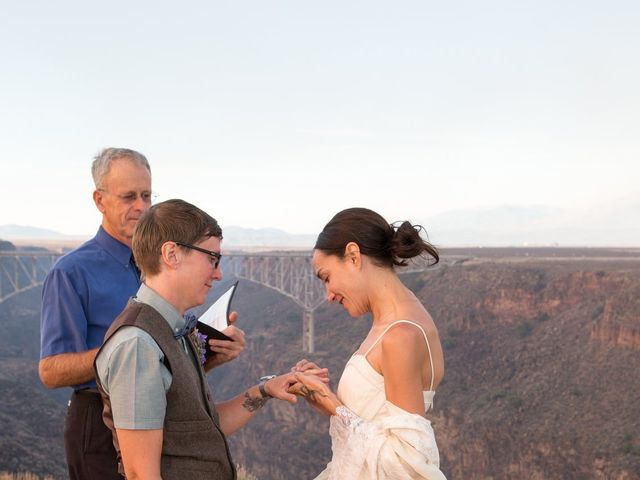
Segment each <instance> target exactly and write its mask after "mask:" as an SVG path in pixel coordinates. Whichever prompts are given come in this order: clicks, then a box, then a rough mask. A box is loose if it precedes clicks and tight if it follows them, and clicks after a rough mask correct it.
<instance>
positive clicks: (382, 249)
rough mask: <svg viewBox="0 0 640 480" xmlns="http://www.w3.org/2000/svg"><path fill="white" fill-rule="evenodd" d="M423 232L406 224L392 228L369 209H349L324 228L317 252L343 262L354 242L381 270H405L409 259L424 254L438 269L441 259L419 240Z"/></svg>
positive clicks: (395, 225)
mask: <svg viewBox="0 0 640 480" xmlns="http://www.w3.org/2000/svg"><path fill="white" fill-rule="evenodd" d="M398 224H399V225H398ZM422 231H424V228H423V227H422V226H421V225H412V224H411V223H410V222H407V221H405V222H396V223H395V224H389V223H387V221H386V220H385V219H384V218H382V216H381V215H379V214H377V213H376V212H374V211H373V210H369V209H368V208H348V209H346V210H342V211H341V212H339V213H337V214H336V215H335V216H334V217H333V218H332V219H331V220H330V221H329V223H327V224H326V225H325V227H324V229H323V230H322V232H321V233H320V235H318V240H316V245H315V247H314V249H315V250H320V251H321V252H323V253H325V254H327V255H337V256H338V257H339V258H343V257H344V250H345V247H346V246H347V244H348V243H349V242H354V243H356V244H357V245H358V247H359V248H360V253H362V254H363V255H366V256H367V257H370V258H371V259H372V260H373V262H374V263H375V264H376V265H378V266H379V267H387V268H393V266H394V265H397V266H402V267H404V266H406V265H407V259H409V258H414V257H417V256H419V255H425V254H426V255H428V256H430V257H431V258H432V260H433V261H432V263H431V264H432V265H435V264H436V263H438V261H439V259H440V256H439V255H438V251H437V250H436V248H435V247H434V246H433V245H431V244H430V243H429V242H427V241H425V240H424V239H423V238H422V237H421V236H420V232H422ZM425 233H426V232H425Z"/></svg>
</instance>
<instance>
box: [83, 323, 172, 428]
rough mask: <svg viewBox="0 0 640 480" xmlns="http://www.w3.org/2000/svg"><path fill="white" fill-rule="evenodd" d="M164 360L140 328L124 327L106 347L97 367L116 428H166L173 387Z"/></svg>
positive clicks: (147, 335) (162, 355) (154, 343)
mask: <svg viewBox="0 0 640 480" xmlns="http://www.w3.org/2000/svg"><path fill="white" fill-rule="evenodd" d="M112 342H113V345H109V344H110V343H112ZM109 347H110V348H109ZM163 359H164V354H163V353H162V350H160V347H158V345H157V344H156V342H155V341H154V340H153V339H152V338H151V336H149V334H148V333H146V332H145V331H143V330H141V329H139V328H136V327H123V328H122V329H120V330H119V331H118V332H116V334H114V336H113V337H112V338H111V339H110V341H109V342H108V343H107V345H105V348H104V349H103V351H102V352H101V353H100V355H99V357H98V360H97V362H96V367H97V370H98V376H99V377H100V381H101V383H102V386H103V388H104V389H105V391H106V392H107V394H108V395H109V398H110V400H111V409H112V412H113V423H114V426H115V427H116V428H124V429H131V430H155V429H161V428H163V426H164V416H165V412H166V408H167V398H166V393H167V391H168V390H169V387H170V386H171V372H169V370H168V369H167V367H166V366H165V364H164V362H163Z"/></svg>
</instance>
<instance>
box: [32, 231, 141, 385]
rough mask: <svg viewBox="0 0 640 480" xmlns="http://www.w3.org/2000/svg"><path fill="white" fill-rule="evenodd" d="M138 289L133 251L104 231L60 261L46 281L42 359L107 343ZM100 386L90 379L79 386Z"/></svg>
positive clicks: (41, 326)
mask: <svg viewBox="0 0 640 480" xmlns="http://www.w3.org/2000/svg"><path fill="white" fill-rule="evenodd" d="M139 286H140V278H139V276H138V273H137V271H136V269H135V266H134V264H133V263H132V256H131V249H130V248H129V247H128V246H126V245H125V244H123V243H121V242H119V241H118V240H116V239H115V238H113V237H111V236H110V235H109V234H108V233H107V232H105V231H104V229H103V228H102V227H100V229H99V230H98V233H97V234H96V236H95V237H94V238H92V239H91V240H89V241H88V242H86V243H84V244H83V245H81V246H80V247H78V248H77V249H75V250H73V251H72V252H69V253H68V254H67V255H65V256H63V257H61V258H60V259H59V260H58V261H57V262H56V264H55V265H54V266H53V268H52V269H51V271H50V272H49V274H48V275H47V277H46V279H45V281H44V287H43V291H42V315H41V318H40V358H44V357H48V356H50V355H56V354H59V353H75V352H84V351H87V350H91V349H92V348H96V347H99V346H100V345H102V340H103V339H104V335H105V333H106V332H107V329H108V328H109V326H110V325H111V323H112V322H113V320H114V319H115V318H116V317H117V316H118V315H119V314H120V312H121V311H122V310H123V309H124V307H125V306H126V304H127V301H128V300H129V298H130V297H132V296H134V295H135V294H136V292H137V290H138V287H139ZM95 385H96V383H95V381H91V382H87V383H85V384H82V385H75V386H74V388H84V387H95Z"/></svg>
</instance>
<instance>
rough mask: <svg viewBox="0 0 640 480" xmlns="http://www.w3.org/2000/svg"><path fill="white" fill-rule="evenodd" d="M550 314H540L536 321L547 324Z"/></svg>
mask: <svg viewBox="0 0 640 480" xmlns="http://www.w3.org/2000/svg"><path fill="white" fill-rule="evenodd" d="M549 318H550V317H549V314H548V313H547V312H542V313H539V314H538V316H537V317H536V321H538V322H546V321H547V320H549Z"/></svg>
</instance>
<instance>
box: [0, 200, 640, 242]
mask: <svg viewBox="0 0 640 480" xmlns="http://www.w3.org/2000/svg"><path fill="white" fill-rule="evenodd" d="M389 220H393V219H389ZM412 220H413V221H415V222H416V223H420V224H422V225H423V226H424V227H425V228H426V230H427V232H428V234H429V239H430V240H431V241H432V242H433V243H435V244H436V245H439V246H545V245H559V246H621V247H623V246H640V196H639V197H638V198H637V199H635V198H634V199H630V200H627V201H624V202H620V203H619V204H616V205H615V206H611V205H603V206H601V207H598V208H588V209H587V208H585V209H583V210H566V209H560V208H555V207H548V206H512V205H503V206H497V207H482V208H473V209H462V210H452V211H448V212H444V213H441V214H438V215H434V216H431V217H426V218H424V219H412ZM223 230H224V238H225V242H224V243H225V246H226V247H227V248H228V247H232V248H233V247H287V248H311V247H313V244H314V243H315V239H316V235H317V234H292V233H289V232H286V231H284V230H279V229H275V228H244V227H239V226H225V227H224V228H223ZM0 239H5V240H19V239H21V240H22V239H25V240H35V239H38V240H43V239H51V240H72V239H78V240H80V239H82V237H79V236H70V235H64V234H61V233H59V232H55V231H52V230H46V229H42V228H37V227H31V226H20V225H0Z"/></svg>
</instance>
